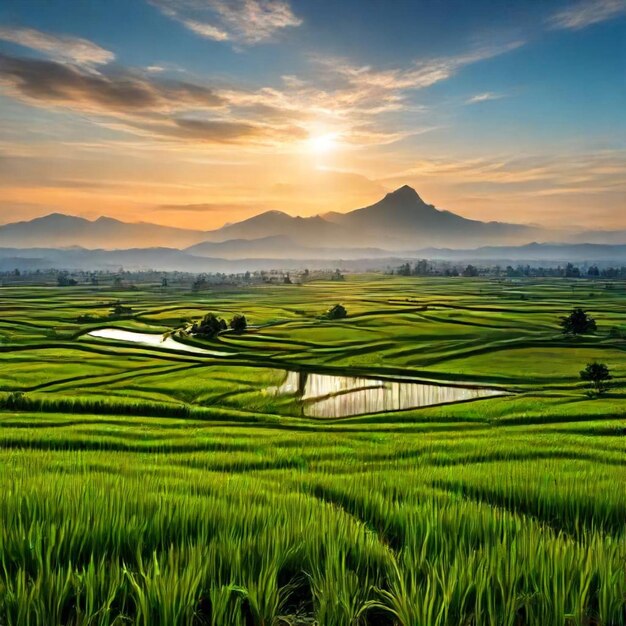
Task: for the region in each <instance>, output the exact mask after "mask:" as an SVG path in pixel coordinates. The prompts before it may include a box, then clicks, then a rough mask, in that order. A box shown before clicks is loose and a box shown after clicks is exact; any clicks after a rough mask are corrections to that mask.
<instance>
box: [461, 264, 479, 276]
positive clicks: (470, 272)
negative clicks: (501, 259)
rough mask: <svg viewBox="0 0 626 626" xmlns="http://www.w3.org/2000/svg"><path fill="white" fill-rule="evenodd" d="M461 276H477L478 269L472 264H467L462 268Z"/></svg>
mask: <svg viewBox="0 0 626 626" xmlns="http://www.w3.org/2000/svg"><path fill="white" fill-rule="evenodd" d="M463 276H466V277H468V278H470V277H474V276H478V269H477V268H475V267H474V266H473V265H468V266H467V267H466V268H465V269H464V270H463Z"/></svg>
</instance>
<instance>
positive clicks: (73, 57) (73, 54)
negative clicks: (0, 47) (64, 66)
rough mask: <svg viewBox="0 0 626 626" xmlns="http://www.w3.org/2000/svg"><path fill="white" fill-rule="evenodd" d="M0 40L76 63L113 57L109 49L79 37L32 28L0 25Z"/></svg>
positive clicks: (92, 63)
mask: <svg viewBox="0 0 626 626" xmlns="http://www.w3.org/2000/svg"><path fill="white" fill-rule="evenodd" d="M0 40H2V41H9V42H11V43H15V44H18V45H20V46H23V47H25V48H30V49H31V50H37V51H38V52H43V53H45V54H46V55H48V56H49V57H51V58H53V59H57V60H62V61H69V62H71V63H75V64H78V65H101V64H106V63H109V62H111V61H113V59H114V58H115V55H114V54H113V52H111V51H110V50H106V49H105V48H101V47H100V46H98V45H97V44H95V43H93V42H92V41H89V40H87V39H82V38H80V37H72V36H70V35H52V34H50V33H44V32H41V31H39V30H35V29H34V28H7V27H0Z"/></svg>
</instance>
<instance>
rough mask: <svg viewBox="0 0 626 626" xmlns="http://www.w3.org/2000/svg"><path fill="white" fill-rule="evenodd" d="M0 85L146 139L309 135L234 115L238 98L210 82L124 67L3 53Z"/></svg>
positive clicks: (284, 124) (287, 124)
mask: <svg viewBox="0 0 626 626" xmlns="http://www.w3.org/2000/svg"><path fill="white" fill-rule="evenodd" d="M0 87H3V88H4V91H5V92H6V93H8V94H9V95H11V96H13V97H14V98H16V99H18V100H21V101H23V102H26V103H28V104H31V105H34V106H39V107H43V108H63V109H70V110H73V111H76V112H77V113H80V114H81V115H92V116H94V121H96V122H97V123H99V124H100V125H102V126H105V127H107V128H110V129H112V130H117V131H126V132H132V133H134V134H138V135H141V136H143V137H153V138H161V139H168V140H178V141H184V142H188V143H239V142H241V141H245V142H252V143H258V144H264V143H266V144H267V143H273V142H280V141H293V140H294V139H302V138H304V137H305V136H306V132H305V131H304V130H303V129H302V128H301V127H299V126H298V125H297V124H293V123H292V122H291V121H290V120H286V121H285V120H278V119H277V120H276V121H274V122H273V123H268V122H267V121H265V120H263V119H262V118H261V116H253V117H249V118H244V117H241V116H239V115H237V113H236V103H232V102H229V100H228V99H227V98H226V97H224V96H222V95H221V94H220V93H218V92H217V91H216V90H214V89H211V88H210V87H207V86H204V85H199V84H196V83H191V82H185V81H178V80H171V79H163V80H160V79H158V78H156V77H154V76H150V75H144V74H141V73H138V72H133V71H130V70H128V69H123V68H113V69H107V70H106V71H104V70H103V71H101V72H98V71H96V70H94V69H93V68H91V69H89V70H85V69H83V68H80V67H78V66H73V65H69V64H63V63H57V62H55V61H44V60H40V59H31V58H22V57H12V56H8V55H3V54H0Z"/></svg>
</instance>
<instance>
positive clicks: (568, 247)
mask: <svg viewBox="0 0 626 626" xmlns="http://www.w3.org/2000/svg"><path fill="white" fill-rule="evenodd" d="M320 250H321V251H322V252H321V253H320ZM353 252H354V254H353V255H352V256H346V255H345V251H343V250H337V249H333V248H321V249H319V250H318V249H314V250H313V251H312V253H310V255H309V254H307V251H306V250H300V253H301V254H300V255H299V256H293V257H290V256H287V255H286V254H285V255H283V256H280V257H279V256H276V255H274V256H271V257H258V258H250V257H245V256H243V255H242V256H233V257H232V258H223V257H207V256H201V255H198V254H191V253H190V252H189V251H188V250H187V251H183V250H176V249H173V248H133V249H129V250H86V249H84V248H76V247H74V248H65V249H57V248H0V271H3V272H6V271H9V272H11V271H13V270H14V269H16V268H18V269H20V270H37V269H39V270H47V269H52V268H54V269H60V270H88V271H91V270H99V269H103V270H110V271H117V270H118V269H119V268H120V267H123V268H124V269H126V270H159V271H166V270H168V271H182V272H192V273H201V272H227V273H228V272H245V271H247V270H250V271H253V270H263V269H264V270H269V269H286V270H297V269H304V268H305V267H306V268H309V269H334V268H337V267H340V268H342V269H350V270H357V271H363V270H380V269H386V268H389V267H397V266H398V265H400V264H401V263H406V262H414V261H416V260H417V259H420V258H427V259H431V260H440V261H450V262H454V263H458V264H460V265H462V264H464V263H478V264H480V263H481V262H484V263H490V264H495V263H497V264H499V265H502V266H505V265H507V264H509V263H511V264H517V263H532V264H539V265H545V266H556V265H565V263H568V262H572V263H583V264H584V263H586V264H592V263H595V264H597V265H599V266H601V267H606V266H609V265H618V264H619V265H622V264H624V263H626V245H601V244H539V243H532V244H528V245H525V246H488V247H482V248H476V249H464V250H460V249H456V250H455V249H452V248H423V249H420V250H415V251H413V252H398V253H395V254H394V253H392V252H388V251H385V250H379V249H374V250H372V249H362V250H360V255H359V252H357V251H355V250H354V251H353Z"/></svg>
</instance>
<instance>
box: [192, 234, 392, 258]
mask: <svg viewBox="0 0 626 626" xmlns="http://www.w3.org/2000/svg"><path fill="white" fill-rule="evenodd" d="M185 252H188V253H190V254H194V255H197V256H201V257H220V258H222V259H246V258H247V259H272V258H274V259H276V258H279V259H286V258H291V259H314V258H319V259H340V258H342V259H363V258H372V259H375V258H381V257H388V256H390V255H391V254H393V253H392V252H390V251H389V250H383V249H381V248H330V247H326V246H319V247H310V246H303V245H300V244H298V243H296V242H295V241H293V240H292V239H290V238H289V237H287V236H286V235H274V236H270V237H260V238H259V239H228V240H226V241H218V242H213V241H205V242H203V243H198V244H196V245H195V246H190V247H189V248H186V250H185Z"/></svg>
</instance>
